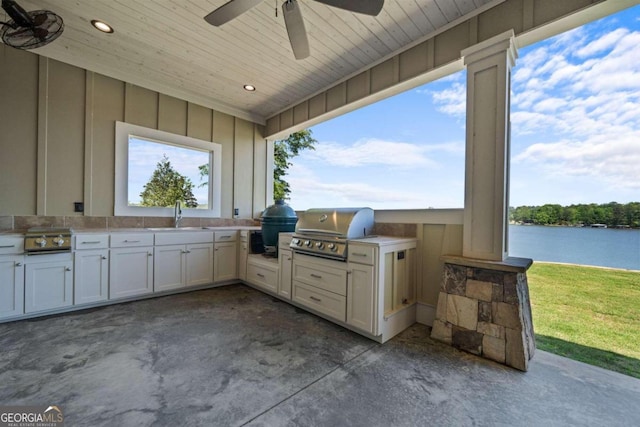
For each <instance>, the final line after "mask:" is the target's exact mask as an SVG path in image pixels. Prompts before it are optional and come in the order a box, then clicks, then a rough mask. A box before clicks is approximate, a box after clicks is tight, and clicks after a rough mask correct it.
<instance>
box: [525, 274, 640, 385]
mask: <svg viewBox="0 0 640 427" xmlns="http://www.w3.org/2000/svg"><path fill="white" fill-rule="evenodd" d="M527 276H528V281H529V292H530V296H531V308H532V312H533V326H534V329H535V333H536V344H537V347H538V348H539V349H541V350H545V351H549V352H551V353H555V354H559V355H562V356H566V357H569V358H571V359H575V360H579V361H581V362H585V363H589V364H592V365H596V366H600V367H603V368H606V369H610V370H612V371H617V372H620V373H623V374H626V375H630V376H633V377H636V378H640V272H635V271H628V270H614V269H603V268H595V267H585V266H575V265H563V264H551V263H543V262H535V263H534V264H533V266H532V267H531V268H530V269H529V271H528V272H527Z"/></svg>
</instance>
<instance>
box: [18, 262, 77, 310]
mask: <svg viewBox="0 0 640 427" xmlns="http://www.w3.org/2000/svg"><path fill="white" fill-rule="evenodd" d="M72 267H73V262H71V261H52V262H36V263H27V265H26V266H25V283H24V294H25V298H24V312H25V313H33V312H36V311H43V310H52V309H55V308H61V307H67V306H70V305H72V304H73V268H72Z"/></svg>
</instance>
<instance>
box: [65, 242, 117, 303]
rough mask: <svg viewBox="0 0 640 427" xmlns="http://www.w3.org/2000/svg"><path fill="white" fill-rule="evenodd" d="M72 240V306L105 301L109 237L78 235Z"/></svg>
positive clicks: (106, 297) (107, 284) (107, 285)
mask: <svg viewBox="0 0 640 427" xmlns="http://www.w3.org/2000/svg"><path fill="white" fill-rule="evenodd" d="M74 239H75V249H76V252H75V253H74V265H73V272H74V274H73V283H74V289H73V301H74V304H88V303H94V302H99V301H106V300H107V299H109V249H108V248H109V235H108V234H78V235H75V236H74Z"/></svg>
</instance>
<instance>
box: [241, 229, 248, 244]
mask: <svg viewBox="0 0 640 427" xmlns="http://www.w3.org/2000/svg"><path fill="white" fill-rule="evenodd" d="M248 239H249V230H241V231H240V241H241V242H246V241H247V240H248Z"/></svg>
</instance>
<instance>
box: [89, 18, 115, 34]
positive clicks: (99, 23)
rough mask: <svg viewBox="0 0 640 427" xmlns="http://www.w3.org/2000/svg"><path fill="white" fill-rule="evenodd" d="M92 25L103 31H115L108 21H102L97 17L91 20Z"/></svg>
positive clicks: (109, 32)
mask: <svg viewBox="0 0 640 427" xmlns="http://www.w3.org/2000/svg"><path fill="white" fill-rule="evenodd" d="M91 25H93V26H94V27H95V28H96V29H97V30H100V31H102V32H103V33H108V34H111V33H113V28H111V25H109V24H107V23H106V22H102V21H98V20H97V19H94V20H92V21H91Z"/></svg>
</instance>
